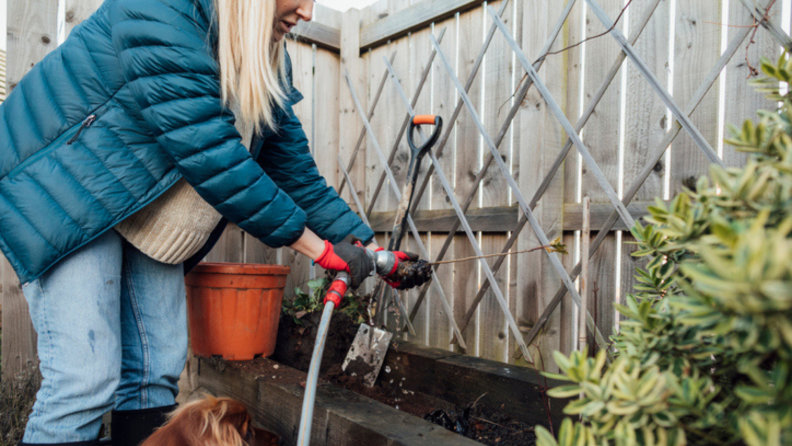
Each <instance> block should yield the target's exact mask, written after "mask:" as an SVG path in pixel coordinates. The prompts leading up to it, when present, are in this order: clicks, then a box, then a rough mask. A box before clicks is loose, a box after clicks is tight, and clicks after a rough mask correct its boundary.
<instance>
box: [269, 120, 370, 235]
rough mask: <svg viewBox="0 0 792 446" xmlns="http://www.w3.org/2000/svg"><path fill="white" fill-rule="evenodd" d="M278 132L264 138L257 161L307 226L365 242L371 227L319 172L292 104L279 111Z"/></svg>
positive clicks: (325, 233)
mask: <svg viewBox="0 0 792 446" xmlns="http://www.w3.org/2000/svg"><path fill="white" fill-rule="evenodd" d="M277 118H278V122H279V126H278V133H277V134H276V135H274V136H270V137H268V138H267V139H266V141H265V142H264V146H263V147H262V150H261V154H260V155H259V157H258V162H259V164H260V165H261V167H263V168H264V171H265V172H267V174H268V175H269V176H270V177H271V178H272V179H273V180H274V181H275V183H277V184H278V186H279V187H280V188H281V189H283V190H284V191H286V193H288V194H289V196H291V198H292V199H293V200H294V201H295V202H296V203H297V205H299V206H300V207H301V208H302V209H303V210H305V212H306V213H307V214H308V227H309V228H311V230H312V231H314V232H316V233H317V234H318V235H319V236H320V237H322V238H325V239H327V240H330V242H331V243H338V242H340V241H341V240H343V239H344V237H346V236H347V235H349V234H352V235H355V236H356V237H358V238H359V239H361V240H363V241H364V242H365V243H368V242H369V241H371V240H372V239H373V238H374V231H372V230H371V228H369V227H368V226H366V224H365V223H363V221H362V220H361V219H360V217H358V216H357V215H356V214H355V213H354V212H352V210H351V209H350V208H349V206H348V205H347V203H346V202H345V201H344V200H342V199H341V198H340V197H339V196H338V193H337V192H336V191H335V189H333V188H332V187H329V186H328V185H327V182H326V181H325V179H324V178H323V177H322V176H321V175H320V174H319V170H318V169H317V167H316V162H315V161H314V158H313V156H311V152H310V151H309V148H308V147H309V146H308V138H307V137H306V136H305V132H304V131H303V128H302V124H301V123H300V120H299V119H298V118H297V116H295V114H294V110H293V109H292V107H291V106H287V107H285V108H284V109H281V110H279V111H278V116H277Z"/></svg>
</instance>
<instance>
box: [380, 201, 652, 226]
mask: <svg viewBox="0 0 792 446" xmlns="http://www.w3.org/2000/svg"><path fill="white" fill-rule="evenodd" d="M653 204H654V203H651V202H637V203H630V205H629V206H627V210H628V211H629V212H630V214H631V215H632V216H634V217H635V218H639V217H643V216H645V215H648V214H649V211H648V210H647V207H648V206H651V205H653ZM611 212H613V206H612V205H611V204H610V203H592V205H591V224H592V227H593V228H595V229H594V231H595V232H596V230H597V229H596V228H600V227H602V226H603V225H604V224H605V222H606V221H607V220H608V217H610V214H611ZM520 215H521V213H520V210H519V208H517V207H516V206H499V207H488V208H477V209H471V210H470V211H469V212H468V213H467V214H465V216H466V217H467V220H468V223H470V228H471V229H472V230H473V231H475V232H493V233H500V232H511V231H513V230H514V229H515V228H516V226H517V220H518V219H519V217H520ZM394 218H396V213H395V212H373V213H372V214H371V219H370V223H371V228H372V229H374V231H375V232H390V231H391V230H392V229H393V219H394ZM413 218H414V220H415V225H416V226H417V227H418V230H419V231H420V232H448V231H449V229H450V228H451V227H452V225H453V224H454V223H455V222H456V220H457V216H456V213H454V211H453V210H451V209H438V210H421V211H418V212H416V213H415V215H414V216H413ZM582 227H583V207H582V205H581V204H580V203H567V204H565V205H564V226H563V228H564V231H579V230H580V229H582ZM610 230H611V231H627V230H629V228H628V227H627V226H626V225H625V224H624V222H623V221H617V222H616V224H615V225H613V227H612V228H611V229H610Z"/></svg>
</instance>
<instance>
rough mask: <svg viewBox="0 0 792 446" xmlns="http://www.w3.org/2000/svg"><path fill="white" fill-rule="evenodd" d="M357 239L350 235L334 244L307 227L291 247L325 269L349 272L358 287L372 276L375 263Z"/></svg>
mask: <svg viewBox="0 0 792 446" xmlns="http://www.w3.org/2000/svg"><path fill="white" fill-rule="evenodd" d="M355 240H356V239H355V238H354V237H352V236H349V237H347V238H346V239H344V241H343V242H341V243H337V244H335V245H333V244H332V243H330V242H329V241H327V240H322V239H320V238H319V237H318V236H317V235H316V234H314V233H313V232H312V231H310V230H309V229H306V230H305V233H303V236H302V237H300V238H299V239H298V240H297V242H295V243H294V244H293V245H291V248H292V249H294V250H295V251H297V252H300V253H303V254H305V255H306V256H308V257H310V258H311V259H312V260H313V261H314V262H316V264H317V265H319V266H321V267H322V268H324V269H328V270H331V271H346V272H348V273H349V276H350V279H351V282H352V283H351V284H350V285H351V286H352V288H357V287H359V286H360V284H361V283H363V281H364V280H366V278H368V277H369V276H371V274H372V271H373V270H374V263H373V262H372V261H371V259H370V258H369V256H368V254H366V250H365V249H364V248H361V247H360V246H356V245H355V244H354V241H355Z"/></svg>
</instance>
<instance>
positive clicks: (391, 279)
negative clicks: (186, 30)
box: [375, 248, 432, 290]
mask: <svg viewBox="0 0 792 446" xmlns="http://www.w3.org/2000/svg"><path fill="white" fill-rule="evenodd" d="M384 250H385V248H378V249H376V250H375V252H379V251H384ZM391 253H392V254H393V255H394V257H396V264H395V265H394V266H393V270H392V271H391V272H390V273H389V274H388V275H386V276H383V278H382V280H384V281H385V283H387V284H388V285H390V286H391V287H393V288H396V289H397V290H409V289H411V288H415V287H417V286H421V285H423V284H424V283H426V282H428V281H429V280H430V279H431V278H432V267H431V266H430V265H429V264H428V263H426V261H424V260H419V257H418V254H414V253H412V252H402V251H391ZM400 266H401V268H400Z"/></svg>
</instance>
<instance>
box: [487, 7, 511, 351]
mask: <svg viewBox="0 0 792 446" xmlns="http://www.w3.org/2000/svg"><path fill="white" fill-rule="evenodd" d="M516 3H517V2H513V3H509V5H507V8H506V10H505V11H504V13H503V16H502V19H503V22H504V23H505V24H506V26H508V27H509V28H511V29H514V25H515V23H514V19H515V17H514V12H515V11H514V5H515V4H516ZM490 4H491V5H492V7H493V8H494V9H495V10H497V11H500V9H501V6H502V4H503V0H499V1H496V2H490ZM491 22H492V18H491V17H490V16H489V13H487V12H485V23H486V24H487V25H491ZM512 57H513V55H512V50H511V48H510V47H509V45H508V43H507V42H506V40H505V39H501V38H497V39H493V41H492V43H491V44H490V48H489V50H488V51H487V56H486V59H485V65H484V70H483V73H482V76H483V78H484V81H483V82H484V85H485V91H484V104H483V108H482V119H483V120H484V126H485V128H486V129H487V132H488V133H489V134H490V136H492V137H493V138H494V137H495V136H496V135H497V134H498V132H500V129H501V127H502V126H503V121H504V117H505V116H506V114H507V112H508V110H509V107H510V106H511V105H512V102H511V101H510V100H509V98H510V97H511V96H512V95H513V93H514V90H515V88H516V87H515V83H514V71H515V70H514V67H515V65H514V64H512ZM499 153H500V156H501V158H502V159H503V160H504V161H505V163H506V164H507V165H510V164H511V163H512V140H511V135H507V136H506V138H505V140H504V141H503V142H502V143H501V145H500V148H499ZM510 192H511V191H510V189H509V185H508V183H507V182H506V178H505V177H504V176H503V174H502V173H501V171H500V169H498V166H497V164H496V163H491V164H490V166H489V169H488V170H487V172H486V176H485V177H484V179H483V180H482V183H481V187H480V189H479V196H478V198H479V199H480V202H481V203H482V204H484V203H486V205H487V206H508V205H509V201H510V198H511V193H510ZM508 238H509V237H508V235H507V234H506V233H501V234H482V235H481V250H482V252H483V253H484V254H485V255H486V254H496V253H499V252H500V251H501V249H503V245H505V244H506V241H507V240H508ZM495 261H496V259H495V258H492V259H489V260H488V263H489V265H490V267H492V265H493V264H494V263H495ZM506 261H507V262H510V261H511V259H506ZM509 269H510V268H509V267H508V265H504V267H503V268H501V269H500V270H499V271H498V273H497V274H496V275H495V280H496V282H497V285H498V287H499V288H500V290H501V293H503V297H505V298H506V301H507V302H509V299H510V292H509V291H510V290H509ZM479 305H480V308H481V313H480V318H481V319H480V323H481V328H480V330H479V346H480V350H479V356H480V357H482V358H486V359H491V360H495V361H501V362H508V357H509V352H508V344H509V341H508V333H509V330H508V328H507V324H506V316H505V315H504V313H503V309H502V308H501V306H500V304H499V303H498V299H497V297H496V296H495V293H494V292H493V291H492V288H490V290H489V291H487V293H486V294H485V295H484V298H483V299H482V301H481V303H480V304H479Z"/></svg>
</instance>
